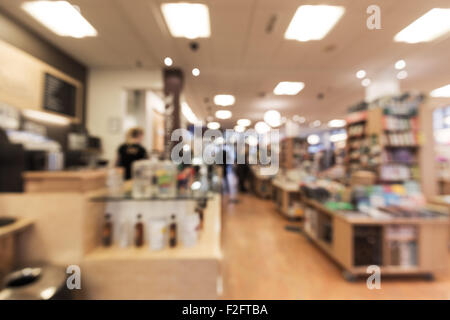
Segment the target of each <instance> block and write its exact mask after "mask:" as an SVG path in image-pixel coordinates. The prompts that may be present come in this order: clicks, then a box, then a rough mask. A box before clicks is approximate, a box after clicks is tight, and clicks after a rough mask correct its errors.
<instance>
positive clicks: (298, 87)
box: [273, 81, 305, 96]
mask: <svg viewBox="0 0 450 320" xmlns="http://www.w3.org/2000/svg"><path fill="white" fill-rule="evenodd" d="M304 87H305V84H304V83H303V82H290V81H282V82H280V83H278V84H277V86H276V87H275V89H273V93H274V94H276V95H289V96H295V95H296V94H298V93H299V92H300V91H302V90H303V88H304Z"/></svg>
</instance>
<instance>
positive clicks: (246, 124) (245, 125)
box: [237, 119, 252, 127]
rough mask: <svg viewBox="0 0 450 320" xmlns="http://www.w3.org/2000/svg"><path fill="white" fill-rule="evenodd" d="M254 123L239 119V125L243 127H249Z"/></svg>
mask: <svg viewBox="0 0 450 320" xmlns="http://www.w3.org/2000/svg"><path fill="white" fill-rule="evenodd" d="M251 123H252V122H251V121H250V120H249V119H239V120H238V121H237V124H238V125H240V126H241V127H248V126H249V125H250V124H251Z"/></svg>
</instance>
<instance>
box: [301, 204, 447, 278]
mask: <svg viewBox="0 0 450 320" xmlns="http://www.w3.org/2000/svg"><path fill="white" fill-rule="evenodd" d="M302 201H303V202H304V204H305V206H306V212H305V226H304V233H305V234H306V236H307V237H308V238H309V239H310V240H311V241H312V242H313V243H315V244H316V245H317V246H318V247H319V248H321V249H322V250H323V251H324V252H325V253H326V254H327V255H328V256H330V257H331V258H332V259H333V260H334V261H335V262H337V263H338V264H339V265H340V266H341V267H342V268H343V269H344V276H345V277H346V278H347V279H348V280H353V279H354V278H355V277H356V276H357V275H366V274H367V267H368V266H369V265H378V266H379V267H380V269H381V272H382V274H394V275H398V274H415V275H426V276H428V277H429V278H432V277H433V275H434V273H435V272H438V271H441V270H445V269H446V267H447V260H448V259H447V255H448V253H447V240H448V237H449V219H448V217H447V216H445V215H442V216H439V217H434V218H372V217H370V216H367V215H365V214H362V213H358V212H340V211H334V210H330V209H328V208H327V207H325V206H324V205H323V204H321V203H319V202H317V201H316V200H311V199H308V198H304V197H303V198H302ZM404 226H406V227H407V228H410V227H412V228H413V230H414V231H415V234H416V237H415V238H414V239H411V238H408V237H410V236H403V238H399V239H397V240H398V241H397V242H398V243H401V242H408V241H413V243H414V247H412V248H414V252H413V253H409V254H410V258H411V257H412V256H415V257H414V258H411V259H413V260H415V261H416V263H414V264H411V265H406V264H405V263H403V262H401V263H400V265H397V264H395V265H394V263H393V254H392V252H393V251H392V248H391V247H390V244H391V242H388V240H387V236H386V234H387V233H388V230H389V229H388V228H391V227H393V228H394V229H395V228H398V227H404ZM357 246H358V247H359V248H360V249H361V250H359V249H357ZM358 250H359V251H358ZM358 252H360V253H359V254H358ZM361 255H365V256H361ZM362 261H367V263H365V262H362ZM369 261H370V262H369Z"/></svg>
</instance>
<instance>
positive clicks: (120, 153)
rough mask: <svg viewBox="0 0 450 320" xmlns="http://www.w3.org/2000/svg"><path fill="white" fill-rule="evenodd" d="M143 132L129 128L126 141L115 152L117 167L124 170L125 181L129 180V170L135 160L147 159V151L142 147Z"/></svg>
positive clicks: (139, 129)
mask: <svg viewBox="0 0 450 320" xmlns="http://www.w3.org/2000/svg"><path fill="white" fill-rule="evenodd" d="M143 139H144V130H142V129H141V128H131V129H129V130H128V132H127V135H126V141H125V143H124V144H122V145H120V146H119V149H118V150H117V166H119V167H122V168H124V171H125V172H124V178H125V180H129V179H131V176H132V175H131V168H132V165H133V162H134V161H136V160H142V159H147V151H146V150H145V148H144V147H143V146H142V140H143Z"/></svg>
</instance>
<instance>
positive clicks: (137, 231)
mask: <svg viewBox="0 0 450 320" xmlns="http://www.w3.org/2000/svg"><path fill="white" fill-rule="evenodd" d="M141 219H142V215H141V214H138V215H137V222H136V225H135V226H134V244H135V246H136V247H142V245H143V244H144V224H143V223H142V220H141Z"/></svg>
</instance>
